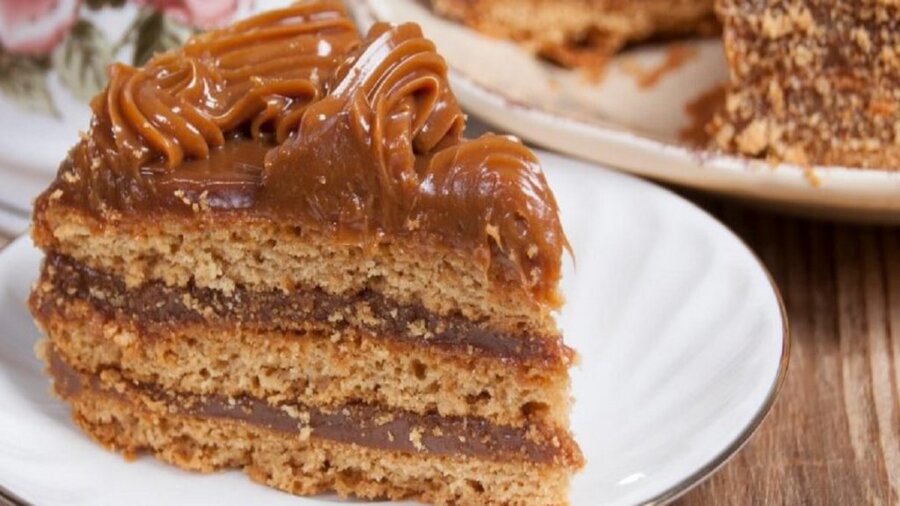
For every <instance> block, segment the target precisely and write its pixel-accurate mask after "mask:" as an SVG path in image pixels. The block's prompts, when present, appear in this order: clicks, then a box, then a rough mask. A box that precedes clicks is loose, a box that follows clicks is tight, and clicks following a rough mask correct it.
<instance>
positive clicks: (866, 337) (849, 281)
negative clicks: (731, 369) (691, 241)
mask: <svg viewBox="0 0 900 506" xmlns="http://www.w3.org/2000/svg"><path fill="white" fill-rule="evenodd" d="M690 197H691V198H692V199H693V200H699V201H700V202H701V204H702V205H704V207H706V208H707V209H709V210H710V211H711V212H712V213H713V214H715V215H716V216H718V217H719V218H721V219H722V220H723V221H724V222H725V223H727V224H728V225H729V226H731V227H732V228H733V229H734V230H735V231H736V232H737V233H738V234H739V235H740V236H741V237H743V238H744V240H745V241H746V242H747V243H748V244H749V245H750V246H751V247H752V248H753V249H754V250H755V251H756V252H757V254H758V255H759V256H760V258H761V259H762V260H763V262H764V263H765V264H766V266H767V267H768V268H769V270H770V271H771V273H772V275H773V276H774V278H775V280H776V281H777V283H778V285H779V287H780V288H781V291H782V294H783V296H784V300H785V304H786V306H787V311H788V316H789V318H790V324H791V333H792V348H791V363H790V368H789V371H788V376H787V380H786V382H785V384H784V388H783V390H782V392H781V395H780V398H779V399H778V401H777V402H776V404H775V407H774V409H773V411H772V412H771V414H770V415H769V417H768V418H767V419H766V421H765V422H764V423H763V425H762V427H761V428H760V430H759V432H757V434H756V435H755V436H754V437H753V438H752V439H751V440H750V442H749V443H748V445H747V446H746V447H745V448H744V449H743V450H742V451H741V452H740V453H739V454H738V455H737V457H735V458H734V459H733V460H732V461H731V462H729V463H728V464H726V465H725V466H724V467H723V468H722V469H721V470H720V471H719V472H718V473H716V474H715V475H714V476H713V477H712V478H710V479H709V480H708V481H706V482H705V483H704V484H702V485H701V486H700V487H698V488H696V489H694V490H693V491H691V492H689V493H688V494H687V495H686V496H684V497H683V498H682V499H680V500H679V504H685V505H697V504H699V505H707V504H709V505H732V504H753V505H757V504H798V505H799V504H803V505H806V504H815V505H819V504H835V505H848V506H852V505H862V504H900V390H898V385H900V228H894V229H891V228H878V227H860V226H851V225H834V224H829V223H825V222H819V221H812V220H803V219H795V218H787V217H784V216H779V215H777V214H773V213H770V212H765V211H760V210H756V209H752V208H747V207H743V206H740V205H737V204H733V203H724V202H721V201H717V200H711V199H709V198H707V197H700V198H699V199H698V198H697V197H696V195H690ZM2 242H4V241H3V238H2V237H0V243H2Z"/></svg>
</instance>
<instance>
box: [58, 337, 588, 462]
mask: <svg viewBox="0 0 900 506" xmlns="http://www.w3.org/2000/svg"><path fill="white" fill-rule="evenodd" d="M47 362H48V370H49V372H50V374H51V376H52V377H53V379H54V388H55V390H56V392H57V394H58V395H60V396H61V397H62V398H63V399H66V400H75V399H77V398H78V397H79V396H80V395H83V394H85V393H89V394H93V395H110V396H115V397H119V398H121V399H122V400H123V401H125V402H142V399H143V400H146V401H148V402H151V403H156V402H159V403H163V404H164V405H165V406H166V409H167V413H168V414H178V415H183V416H190V417H197V418H201V419H216V420H226V421H233V422H241V423H247V424H251V425H253V426H257V427H261V428H264V429H266V430H272V431H276V432H282V433H287V434H298V435H301V436H309V437H312V438H321V439H325V440H329V441H335V442H338V443H347V444H358V445H361V446H365V447H369V448H376V449H380V450H387V451H396V452H406V453H423V454H431V455H444V456H466V457H476V458H485V459H492V460H500V461H508V460H524V461H530V462H537V463H547V464H555V465H577V463H578V462H579V460H580V454H579V453H578V450H577V448H576V447H575V445H574V442H572V441H571V439H570V438H569V437H568V435H567V434H565V433H563V432H558V431H554V430H552V429H549V428H546V427H541V426H536V425H535V426H531V427H527V428H515V427H506V426H500V425H494V424H491V423H490V422H488V421H486V420H485V419H483V418H476V417H441V416H439V415H436V414H427V415H419V414H414V413H409V412H405V411H400V410H392V409H384V408H381V407H378V406H373V405H368V404H347V405H344V406H341V407H338V408H334V409H328V410H325V409H321V408H316V407H310V406H304V405H298V404H290V405H287V404H286V405H280V406H273V405H271V404H268V403H267V402H265V401H262V400H259V399H256V398H252V397H240V398H231V399H227V398H224V397H219V396H213V395H204V396H199V395H193V394H182V393H170V392H164V391H161V390H160V389H158V388H155V387H153V386H151V385H142V384H134V383H132V382H130V381H119V382H116V383H115V384H113V385H110V384H109V380H108V379H102V378H101V375H98V374H86V373H82V372H80V371H78V370H77V369H75V368H74V367H72V366H71V365H69V364H68V363H67V362H66V361H65V360H64V359H63V358H62V357H61V356H60V355H59V354H58V353H56V352H55V351H53V350H48V354H47Z"/></svg>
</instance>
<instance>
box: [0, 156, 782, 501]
mask: <svg viewBox="0 0 900 506" xmlns="http://www.w3.org/2000/svg"><path fill="white" fill-rule="evenodd" d="M539 156H540V157H541V159H542V162H543V164H544V166H545V167H546V170H547V175H548V177H549V179H550V182H551V185H552V187H553V189H554V192H555V194H556V196H557V198H558V200H559V202H560V206H561V212H562V217H563V223H564V227H565V229H566V231H567V233H568V236H569V239H570V241H571V244H572V247H573V250H574V253H575V258H576V259H577V262H576V263H577V266H575V265H573V263H572V262H571V261H568V260H567V262H566V265H565V270H564V281H563V290H564V292H565V295H566V298H567V300H568V303H567V304H566V306H565V308H564V310H563V311H562V314H561V315H560V323H561V325H562V328H563V331H564V333H565V336H566V340H567V342H568V343H569V344H570V345H572V346H573V347H575V348H576V349H577V350H578V351H579V352H580V354H581V364H580V365H579V366H578V367H577V368H576V369H574V370H573V380H574V395H575V398H576V405H575V408H574V412H573V417H572V424H573V430H574V432H575V436H576V439H577V440H578V441H579V443H580V444H581V446H582V448H583V450H584V453H585V456H586V458H587V461H588V464H587V467H586V468H585V470H584V471H583V472H582V473H581V474H579V475H578V476H577V477H576V478H575V480H574V483H573V488H572V497H571V498H572V504H573V505H574V506H596V505H599V504H607V505H632V504H641V503H662V502H666V501H668V500H671V499H673V498H675V497H677V496H678V495H680V494H681V493H683V492H685V491H686V490H687V489H689V488H690V487H692V486H694V485H696V484H697V483H699V482H700V481H702V480H703V479H704V478H705V477H707V476H708V475H709V474H710V473H712V472H713V471H715V470H716V469H717V468H718V467H719V466H720V465H722V464H723V463H724V462H725V461H726V460H727V459H728V458H729V457H731V456H732V455H733V454H734V453H735V452H737V451H738V449H740V447H741V446H742V445H743V443H744V442H745V441H746V440H747V438H749V437H750V435H751V434H752V433H753V431H754V430H755V429H756V427H757V426H758V425H759V424H760V423H761V421H762V419H763V417H764V416H765V414H766V413H767V411H768V410H769V408H770V407H771V405H772V402H773V401H774V399H775V395H776V393H777V391H778V388H779V386H780V384H781V382H782V380H783V378H784V374H785V372H786V367H787V357H788V342H789V341H788V334H787V324H786V321H785V317H784V313H783V308H782V305H781V302H780V298H779V295H778V292H777V290H776V289H775V288H774V287H773V285H772V283H771V280H770V279H769V277H768V275H767V273H766V271H765V270H764V269H763V268H762V267H761V265H760V263H759V262H758V260H757V259H756V258H755V257H754V255H753V254H752V253H751V252H750V251H749V250H748V249H747V248H746V247H745V246H744V245H743V244H742V243H741V241H740V240H739V239H737V238H736V237H735V236H734V235H733V234H732V233H731V232H730V231H729V230H728V229H726V228H725V227H724V226H722V225H721V224H720V223H718V222H717V221H715V220H714V219H713V218H711V217H710V216H709V215H707V214H706V213H704V212H703V211H701V210H700V209H698V208H697V207H695V206H693V205H692V204H690V203H688V202H687V201H685V200H683V199H681V198H680V197H677V196H675V195H674V194H672V193H670V192H668V191H666V190H663V189H660V188H658V187H656V186H654V185H652V184H649V183H646V182H644V181H641V180H639V179H636V178H632V177H629V176H625V175H621V174H617V173H614V172H611V171H607V170H603V169H600V168H597V167H595V166H592V165H588V164H586V163H582V162H577V161H573V160H571V159H567V158H563V157H560V156H557V155H552V154H547V153H540V154H539ZM39 261H40V254H39V252H38V251H36V250H35V249H34V248H33V247H32V246H31V243H30V240H29V239H28V238H21V239H19V240H17V241H16V242H15V243H13V244H12V245H11V246H9V247H8V248H7V249H6V250H5V251H3V252H2V253H0V405H2V406H3V409H2V410H0V486H2V487H5V488H6V489H8V490H9V491H10V492H11V493H12V494H14V495H16V496H18V497H19V498H21V499H23V500H25V501H28V502H29V503H32V504H35V505H59V506H65V505H95V504H116V505H118V504H130V505H139V504H201V503H203V504H218V505H232V504H233V505H245V504H263V503H265V504H271V505H277V504H285V505H287V504H292V505H298V506H299V505H304V506H306V505H308V506H313V505H318V506H324V505H326V504H334V503H335V502H340V500H339V499H337V498H334V497H315V498H298V497H293V496H289V495H287V494H283V493H280V492H276V491H274V490H270V489H268V488H266V487H263V486H261V485H257V484H254V483H252V482H251V481H250V480H249V479H247V478H246V477H245V476H243V475H242V474H241V473H239V472H236V471H232V472H223V473H217V474H212V475H198V474H193V473H189V472H185V471H180V470H177V469H175V468H173V467H170V466H167V465H164V464H161V463H158V462H156V461H154V460H153V459H151V458H149V457H143V458H140V459H138V460H137V461H136V462H132V463H126V462H125V461H124V460H123V459H122V458H121V457H120V456H118V455H116V454H113V453H109V452H107V451H105V450H103V449H101V448H100V447H98V446H95V445H94V444H93V443H92V442H90V441H89V440H88V439H87V437H85V436H84V435H83V434H82V433H81V432H79V430H78V429H76V427H75V426H74V424H72V423H71V422H70V420H69V415H68V411H67V409H66V408H65V407H64V406H63V405H62V404H61V403H59V402H58V401H57V400H55V399H54V398H53V397H52V396H51V395H50V393H49V389H48V380H47V379H46V378H45V377H44V376H43V375H42V373H41V364H40V363H39V362H38V361H37V359H35V358H34V353H33V351H32V348H33V346H34V343H35V341H36V340H37V339H38V332H37V330H36V329H35V327H34V325H33V323H32V321H31V318H30V316H29V314H28V311H27V309H26V307H25V302H24V301H25V299H26V297H27V294H28V291H29V289H30V286H31V284H32V283H33V281H34V279H35V276H36V274H37V270H38V264H39Z"/></svg>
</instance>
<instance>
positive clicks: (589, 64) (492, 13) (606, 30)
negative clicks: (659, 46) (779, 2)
mask: <svg viewBox="0 0 900 506" xmlns="http://www.w3.org/2000/svg"><path fill="white" fill-rule="evenodd" d="M431 4H432V6H433V7H434V10H435V11H436V12H438V13H439V14H442V15H444V16H447V17H449V18H452V19H456V20H459V21H462V22H464V23H465V24H466V25H468V26H471V27H473V28H475V29H476V30H479V31H481V32H484V33H486V34H489V35H493V36H495V37H502V38H507V39H512V40H515V41H518V42H520V43H522V44H523V45H524V46H525V47H527V48H529V49H530V50H532V51H534V52H535V53H536V54H538V55H540V56H542V57H545V58H547V59H549V60H551V61H554V62H556V63H559V64H561V65H564V66H566V67H582V68H591V69H597V68H602V67H603V65H604V64H605V63H606V62H607V60H609V58H611V57H612V56H613V55H615V54H616V53H617V52H619V51H620V50H621V49H622V48H624V47H625V46H626V45H627V44H629V43H635V42H642V41H645V40H648V39H653V38H661V37H672V36H681V35H690V34H698V33H699V34H707V35H708V34H712V33H715V32H716V30H717V29H718V23H717V22H716V19H715V15H714V13H713V0H674V1H673V0H630V1H622V0H559V1H556V0H553V1H551V0H431Z"/></svg>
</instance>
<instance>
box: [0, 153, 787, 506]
mask: <svg viewBox="0 0 900 506" xmlns="http://www.w3.org/2000/svg"><path fill="white" fill-rule="evenodd" d="M538 154H539V156H545V157H546V156H547V155H549V156H550V157H551V158H552V157H558V158H562V159H564V160H567V161H569V162H571V163H575V164H585V165H592V163H591V162H588V161H584V160H580V159H576V158H572V157H569V156H567V155H562V154H559V153H553V152H546V151H544V152H541V151H538ZM609 175H611V176H613V177H616V178H622V179H627V180H631V181H630V182H632V183H637V184H638V185H640V186H644V185H646V186H650V187H652V188H653V190H654V191H658V192H660V193H661V194H662V195H666V196H667V197H668V198H672V199H674V200H675V201H678V202H679V203H680V204H681V205H685V206H687V207H689V208H690V209H691V211H692V212H694V213H698V214H699V215H701V216H702V217H703V219H704V220H708V221H709V222H710V226H712V227H715V228H718V229H719V230H720V232H723V233H725V234H726V235H728V236H730V238H731V239H732V240H734V241H736V242H737V245H739V246H740V247H741V248H743V249H744V250H745V251H746V252H747V253H749V255H750V257H751V259H752V261H753V263H754V264H755V265H756V267H757V268H758V269H759V270H760V272H761V273H762V274H763V275H764V276H765V278H766V281H767V282H768V285H769V287H770V288H771V290H772V294H773V295H774V297H775V301H776V303H777V306H778V313H779V317H780V319H781V334H780V337H781V354H780V356H779V359H778V367H777V370H776V373H775V376H774V378H773V379H772V383H771V385H770V386H769V390H768V392H767V394H766V397H765V399H764V400H763V402H762V403H761V404H759V406H758V407H757V408H756V410H755V413H754V415H753V417H752V418H751V419H750V420H749V421H748V422H747V423H746V425H745V426H744V427H743V429H741V431H740V432H739V433H738V434H737V436H736V437H735V438H734V439H733V440H732V441H730V442H729V443H728V444H727V445H725V446H723V447H722V448H721V450H719V452H718V453H716V454H715V455H714V456H713V457H712V458H710V460H709V461H708V462H706V463H705V464H703V465H702V466H700V467H698V468H697V469H696V470H694V471H693V472H692V473H690V474H689V475H688V476H686V477H684V478H683V479H681V480H680V481H678V482H676V483H674V484H673V485H671V486H670V487H669V488H667V489H665V490H663V491H662V492H660V493H659V494H657V495H656V496H654V497H652V498H650V499H647V500H644V501H643V502H641V503H638V504H641V505H644V506H658V505H664V504H667V503H670V502H672V501H674V500H675V499H677V498H679V497H681V496H682V495H684V494H685V493H687V492H688V491H690V490H692V489H694V488H695V487H697V486H698V485H700V484H701V483H703V482H704V481H706V480H707V479H709V478H710V477H711V476H712V475H713V474H715V472H716V471H718V470H719V469H720V468H721V467H722V466H724V465H725V464H727V463H728V462H729V461H730V460H731V459H732V458H733V457H734V456H735V455H737V454H738V452H739V451H740V450H741V449H742V448H743V447H744V446H745V445H746V444H747V443H748V442H749V441H750V439H751V438H752V437H753V435H754V434H755V433H756V432H757V430H759V428H760V427H761V426H762V423H763V422H764V421H765V419H766V418H767V417H768V416H769V414H770V413H771V411H772V408H773V406H774V405H775V402H776V401H777V399H778V396H779V394H780V392H781V389H782V387H783V385H784V382H785V380H786V378H787V372H788V369H789V364H790V350H791V341H792V339H791V332H790V324H789V320H788V315H787V309H786V306H785V304H784V300H783V297H782V294H781V291H780V289H779V288H778V285H777V284H776V283H775V280H774V278H773V277H772V274H771V272H769V270H768V268H767V267H766V266H765V264H764V263H763V262H762V260H761V259H760V258H759V256H758V255H757V253H756V252H755V251H754V250H753V249H752V248H750V247H749V245H748V244H747V243H746V242H745V241H744V240H743V239H742V238H741V237H740V236H738V235H737V234H736V233H735V232H734V231H732V230H731V228H729V227H728V226H727V225H725V224H724V223H723V222H721V221H720V220H719V219H718V218H717V217H715V216H713V215H712V214H710V213H709V212H708V211H706V210H705V209H703V208H702V207H700V206H699V205H697V204H695V203H694V202H692V201H691V200H689V199H687V198H684V197H682V196H681V195H678V194H677V193H675V192H673V191H672V190H670V189H668V188H665V187H662V186H659V185H657V184H655V183H653V182H649V181H645V180H641V179H640V178H638V177H635V176H633V175H630V174H626V173H621V172H616V171H609ZM30 240H31V238H30V236H29V234H28V233H24V234H22V235H20V236H18V237H16V238H14V239H13V240H11V241H10V242H9V243H8V244H7V245H6V246H4V247H3V248H0V262H3V261H5V260H7V257H8V256H10V255H12V254H13V253H11V252H12V251H14V250H17V249H20V248H22V247H23V244H24V243H27V242H29V241H30ZM2 500H6V501H8V502H9V503H11V504H13V505H15V506H27V505H28V504H29V503H28V502H26V501H24V500H22V499H21V498H19V497H18V496H17V495H16V493H15V492H14V491H13V490H11V489H10V488H9V487H8V484H3V483H0V504H2Z"/></svg>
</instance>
